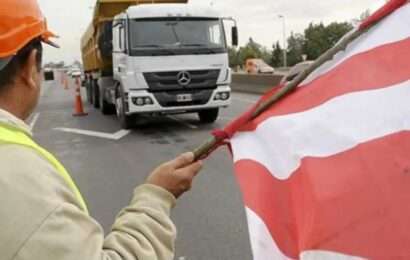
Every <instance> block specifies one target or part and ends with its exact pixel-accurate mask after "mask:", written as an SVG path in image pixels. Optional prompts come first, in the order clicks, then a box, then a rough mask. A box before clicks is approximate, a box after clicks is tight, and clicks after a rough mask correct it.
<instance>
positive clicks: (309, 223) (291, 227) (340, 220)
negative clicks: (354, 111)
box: [235, 131, 410, 260]
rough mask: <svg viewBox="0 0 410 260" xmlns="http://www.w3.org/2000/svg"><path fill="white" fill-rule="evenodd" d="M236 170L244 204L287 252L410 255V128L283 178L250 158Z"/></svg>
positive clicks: (308, 162)
mask: <svg viewBox="0 0 410 260" xmlns="http://www.w3.org/2000/svg"><path fill="white" fill-rule="evenodd" d="M244 149H246V148H244ZM235 171H236V176H237V179H238V182H239V184H240V187H241V189H242V192H243V198H244V202H245V205H246V206H247V207H248V208H250V209H251V210H253V211H254V212H255V213H256V214H257V215H258V216H259V217H260V218H261V219H262V220H263V221H264V223H265V224H266V226H267V227H268V229H269V231H270V233H271V235H272V237H273V238H274V240H275V242H276V243H277V245H278V247H279V248H280V249H281V251H282V252H283V253H284V254H285V255H287V256H289V257H291V258H297V257H298V255H299V253H300V252H302V251H305V250H312V249H320V250H328V251H333V252H339V253H344V254H348V255H356V256H361V257H365V258H368V259H383V260H384V259H393V258H395V257H400V259H410V247H409V245H410V232H409V230H410V206H409V205H410V204H409V202H410V132H408V131H406V132H401V133H397V134H393V135H390V136H387V137H384V138H380V139H376V140H373V141H371V142H368V143H364V144H361V145H359V146H357V147H356V148H353V149H351V150H349V151H346V152H343V153H340V154H336V155H334V156H330V157H327V158H304V160H303V162H302V164H301V166H300V168H299V169H298V170H297V171H296V172H295V173H294V174H293V175H292V176H291V178H290V179H288V180H286V181H279V180H277V179H276V178H274V177H273V175H271V174H270V173H269V172H268V170H267V169H266V168H264V167H263V166H262V165H260V164H259V163H257V162H254V161H249V160H243V161H239V162H237V163H235Z"/></svg>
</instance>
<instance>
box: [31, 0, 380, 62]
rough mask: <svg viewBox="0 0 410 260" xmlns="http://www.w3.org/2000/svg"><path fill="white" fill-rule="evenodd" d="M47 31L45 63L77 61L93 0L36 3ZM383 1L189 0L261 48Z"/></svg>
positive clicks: (346, 18)
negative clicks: (50, 38)
mask: <svg viewBox="0 0 410 260" xmlns="http://www.w3.org/2000/svg"><path fill="white" fill-rule="evenodd" d="M38 2H39V4H40V6H41V9H42V11H43V13H44V15H45V16H46V17H47V21H48V25H49V27H50V29H51V30H52V31H53V32H55V33H56V34H58V35H59V36H60V38H58V39H57V40H56V42H57V43H58V44H59V45H60V46H61V48H60V49H52V48H48V47H46V48H45V62H58V61H64V62H66V63H68V64H69V63H72V62H73V61H74V60H80V57H81V54H80V38H81V35H82V34H83V32H84V31H85V29H86V28H87V26H88V24H89V23H90V21H91V18H92V13H93V6H94V4H95V2H96V0H70V1H59V0H38ZM384 2H385V0H276V1H267V0H189V3H190V4H192V5H212V6H213V7H214V8H215V9H217V10H218V11H219V12H220V13H221V16H226V17H231V16H232V17H234V18H235V19H236V20H237V21H238V28H239V37H240V45H244V44H245V43H246V42H247V41H248V39H249V38H250V37H252V38H253V39H254V40H255V41H256V42H258V43H261V44H262V45H264V46H267V47H269V48H270V47H271V46H272V44H273V43H274V42H276V41H280V42H281V43H282V42H283V20H282V19H281V18H279V15H282V16H283V17H284V19H285V24H286V33H287V35H290V33H291V32H294V33H303V31H304V29H305V28H306V27H307V26H308V25H309V23H310V22H314V23H319V22H323V23H325V24H328V23H331V22H334V21H337V22H344V21H351V20H352V19H355V18H358V17H359V16H360V14H362V13H363V12H364V11H366V10H367V9H370V10H376V9H377V8H378V7H380V6H382V5H383V3H384Z"/></svg>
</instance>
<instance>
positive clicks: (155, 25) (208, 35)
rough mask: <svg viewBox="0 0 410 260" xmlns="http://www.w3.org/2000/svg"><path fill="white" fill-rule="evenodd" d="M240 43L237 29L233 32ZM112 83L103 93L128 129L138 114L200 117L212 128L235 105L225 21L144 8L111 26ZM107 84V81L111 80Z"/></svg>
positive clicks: (197, 11)
mask: <svg viewBox="0 0 410 260" xmlns="http://www.w3.org/2000/svg"><path fill="white" fill-rule="evenodd" d="M232 35H233V44H235V45H236V44H237V29H236V26H235V27H234V28H233V29H232ZM112 61H113V80H114V84H112V83H104V82H103V81H104V80H102V82H100V85H104V84H105V85H115V87H114V88H108V89H106V90H105V91H104V90H103V93H102V96H103V99H104V102H103V103H105V104H107V105H109V104H113V105H115V107H116V111H117V114H118V116H119V117H120V120H121V122H122V125H123V127H128V126H129V124H130V121H132V120H133V116H134V115H137V114H169V113H193V112H195V113H198V115H199V118H200V120H201V121H202V122H205V123H211V122H214V121H215V120H216V119H217V117H218V111H219V108H223V107H227V106H229V105H230V102H231V88H230V83H231V70H230V68H229V62H228V46H227V41H226V34H225V29H224V19H223V18H221V16H219V15H218V14H217V13H216V12H215V11H214V10H212V9H210V8H209V7H196V6H192V5H189V4H153V5H151V4H142V5H136V6H131V7H129V8H128V9H127V10H126V11H125V12H123V13H121V14H119V15H117V16H116V17H115V18H114V20H113V23H112ZM106 81H107V80H106Z"/></svg>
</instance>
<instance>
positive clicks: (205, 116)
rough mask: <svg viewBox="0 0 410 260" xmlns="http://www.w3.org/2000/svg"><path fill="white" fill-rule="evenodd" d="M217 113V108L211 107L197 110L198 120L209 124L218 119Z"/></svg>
mask: <svg viewBox="0 0 410 260" xmlns="http://www.w3.org/2000/svg"><path fill="white" fill-rule="evenodd" d="M218 115H219V109H218V108H212V109H206V110H202V111H199V112H198V116H199V120H200V121H201V123H205V124H210V123H213V122H215V121H216V119H218Z"/></svg>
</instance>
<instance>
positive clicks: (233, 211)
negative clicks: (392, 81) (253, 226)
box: [28, 82, 257, 260]
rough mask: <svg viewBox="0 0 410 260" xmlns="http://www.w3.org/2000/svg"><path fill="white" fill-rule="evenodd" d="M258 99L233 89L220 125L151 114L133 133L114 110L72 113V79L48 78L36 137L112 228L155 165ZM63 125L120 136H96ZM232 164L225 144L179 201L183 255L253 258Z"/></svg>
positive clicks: (183, 258) (35, 120) (184, 258)
mask: <svg viewBox="0 0 410 260" xmlns="http://www.w3.org/2000/svg"><path fill="white" fill-rule="evenodd" d="M256 99H257V96H254V95H247V94H239V93H235V94H233V104H232V106H231V107H229V108H228V109H224V110H222V113H221V116H220V119H219V120H218V121H217V122H216V123H215V124H213V125H202V124H200V123H199V121H198V119H197V116H196V115H195V114H191V115H178V116H173V117H161V118H151V119H148V120H145V121H144V122H140V123H139V124H138V125H137V126H136V128H135V129H133V130H132V131H131V132H130V133H128V134H127V132H125V133H124V132H122V133H121V132H118V131H120V130H121V129H120V127H119V123H118V122H117V119H116V117H115V116H103V115H102V114H101V113H100V111H98V110H95V109H94V108H91V107H90V106H87V105H86V106H85V109H86V111H87V112H88V113H89V115H88V116H86V117H73V116H72V112H73V101H74V89H73V86H72V84H71V88H70V89H69V90H64V89H63V87H62V86H61V85H60V84H59V82H46V83H44V85H43V93H42V97H41V101H40V104H39V107H38V109H37V110H36V112H35V113H34V114H33V116H32V117H31V118H29V120H28V122H29V123H31V124H33V132H34V137H35V139H36V140H37V141H38V142H39V143H40V144H42V145H43V146H44V147H46V148H47V149H49V150H50V151H51V152H53V153H54V154H55V155H57V156H58V157H59V159H60V160H61V161H62V162H63V163H64V165H65V166H66V167H67V169H68V170H69V171H70V173H71V174H72V176H73V178H74V179H75V181H76V182H77V184H78V186H79V188H80V189H81V191H82V193H83V195H84V197H85V199H86V201H87V203H88V206H89V208H90V211H91V214H92V216H93V217H94V218H95V219H97V220H98V221H99V222H100V223H101V225H102V226H103V228H104V230H105V231H106V232H109V230H110V226H111V224H112V223H113V220H114V218H115V215H116V214H117V213H118V212H119V211H120V209H121V208H122V207H124V206H126V205H127V204H128V202H129V200H130V198H131V194H132V191H133V189H134V188H135V187H136V186H137V185H138V184H142V183H143V182H144V179H145V178H146V176H147V175H148V174H149V173H150V172H151V170H152V169H153V168H155V167H156V166H157V165H159V164H160V163H161V162H164V161H167V160H169V159H172V158H174V157H175V156H177V155H178V154H180V153H182V152H185V151H190V150H193V149H194V148H195V147H196V146H197V145H198V144H200V143H202V142H203V141H204V140H205V139H206V138H208V137H209V132H210V131H211V130H212V129H214V128H218V127H223V126H224V125H225V124H226V123H227V122H229V121H230V120H231V119H232V118H234V117H235V116H237V115H239V114H240V113H241V112H243V111H244V110H245V109H246V108H247V107H248V106H250V105H251V104H252V102H254V101H255V100H256ZM56 128H69V129H82V130H88V131H98V132H104V133H108V134H113V133H117V135H107V136H108V137H107V136H104V135H103V136H102V137H96V136H88V135H83V134H77V133H69V132H63V131H60V130H56ZM91 134H92V133H91ZM121 136H122V138H121ZM104 137H107V138H110V137H113V138H111V139H107V138H104ZM119 138H120V139H119ZM115 139H118V140H115ZM232 168H233V167H232V160H231V158H230V154H229V152H228V150H227V149H226V148H222V149H220V150H218V151H217V152H215V153H214V154H213V155H212V156H211V157H210V158H209V159H208V160H207V161H206V162H205V168H204V170H203V171H202V172H201V174H200V175H199V176H198V177H197V179H196V181H195V185H194V187H193V190H192V191H191V192H190V193H189V194H186V195H184V196H183V197H182V198H181V199H180V200H179V201H178V205H177V207H176V208H175V210H174V211H173V214H172V218H173V220H174V221H175V223H176V225H177V228H178V241H177V257H176V259H178V260H191V259H193V260H202V259H203V260H219V259H220V260H228V259H235V260H250V259H251V258H252V257H251V250H250V244H249V239H248V230H247V225H246V217H245V211H244V208H243V204H242V202H241V194H240V191H239V189H238V186H237V184H236V181H235V178H234V175H233V170H232Z"/></svg>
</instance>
